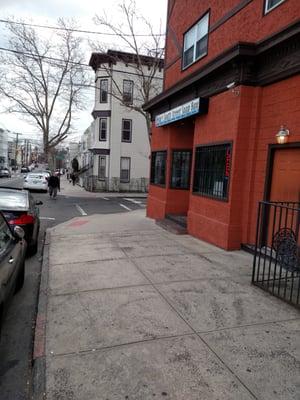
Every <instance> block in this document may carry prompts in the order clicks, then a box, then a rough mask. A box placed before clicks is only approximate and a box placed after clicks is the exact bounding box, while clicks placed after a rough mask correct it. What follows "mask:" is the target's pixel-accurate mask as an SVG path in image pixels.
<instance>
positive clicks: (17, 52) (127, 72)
mask: <svg viewBox="0 0 300 400" xmlns="http://www.w3.org/2000/svg"><path fill="white" fill-rule="evenodd" d="M0 51H7V52H9V53H14V54H22V55H23V56H25V57H29V58H35V57H38V58H42V59H45V60H49V61H55V62H58V63H64V65H62V66H65V64H66V63H68V64H72V65H79V66H81V67H84V68H88V69H89V70H91V67H90V65H88V64H84V63H81V62H77V61H66V60H62V59H60V58H55V57H49V56H42V55H40V54H34V53H32V54H31V53H26V52H24V51H21V50H13V49H7V48H5V47H0ZM98 69H100V70H102V71H106V72H107V69H106V68H101V67H99V68H98ZM113 71H114V72H120V73H124V74H128V75H136V76H140V74H138V73H136V72H130V71H122V70H119V69H113ZM144 77H145V78H150V77H151V75H144ZM153 78H154V79H161V80H163V78H160V77H153Z"/></svg>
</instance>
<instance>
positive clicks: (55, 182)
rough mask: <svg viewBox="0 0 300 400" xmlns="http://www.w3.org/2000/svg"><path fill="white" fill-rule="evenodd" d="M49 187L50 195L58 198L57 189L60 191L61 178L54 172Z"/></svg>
mask: <svg viewBox="0 0 300 400" xmlns="http://www.w3.org/2000/svg"><path fill="white" fill-rule="evenodd" d="M48 188H49V195H50V197H53V199H56V196H57V190H58V191H60V179H59V177H58V176H56V175H55V174H54V173H52V175H51V176H50V178H49V179H48Z"/></svg>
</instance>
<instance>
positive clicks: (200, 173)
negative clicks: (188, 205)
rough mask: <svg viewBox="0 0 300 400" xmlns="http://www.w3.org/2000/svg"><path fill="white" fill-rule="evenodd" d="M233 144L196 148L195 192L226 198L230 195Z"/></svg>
mask: <svg viewBox="0 0 300 400" xmlns="http://www.w3.org/2000/svg"><path fill="white" fill-rule="evenodd" d="M230 164H231V145H230V144H222V145H215V146H203V147H198V148H197V149H196V156H195V171H194V184H193V192H194V193H199V194H202V195H206V196H210V197H214V198H217V199H222V200H226V199H227V197H228V187H229V184H228V183H229V175H230Z"/></svg>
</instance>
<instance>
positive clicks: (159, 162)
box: [150, 151, 167, 185]
mask: <svg viewBox="0 0 300 400" xmlns="http://www.w3.org/2000/svg"><path fill="white" fill-rule="evenodd" d="M166 164H167V152H166V151H154V152H152V155H151V176H150V183H153V184H155V185H165V184H166Z"/></svg>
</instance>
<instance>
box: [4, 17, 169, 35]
mask: <svg viewBox="0 0 300 400" xmlns="http://www.w3.org/2000/svg"><path fill="white" fill-rule="evenodd" d="M0 22H1V23H4V24H11V25H13V24H14V25H24V26H33V27H35V28H44V29H53V30H58V31H67V32H78V33H87V34H93V35H105V36H120V35H118V34H117V33H109V32H98V31H88V30H84V29H73V28H61V27H59V26H57V27H56V26H51V25H39V24H29V23H28V22H16V21H9V20H6V19H0ZM122 36H126V37H131V36H132V34H130V33H124V34H122ZM134 36H139V37H152V36H165V33H155V34H153V35H149V34H147V35H146V34H135V35H134Z"/></svg>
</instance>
